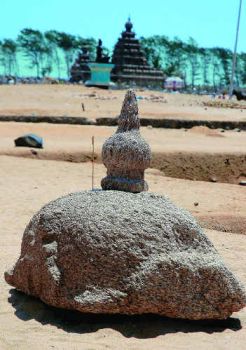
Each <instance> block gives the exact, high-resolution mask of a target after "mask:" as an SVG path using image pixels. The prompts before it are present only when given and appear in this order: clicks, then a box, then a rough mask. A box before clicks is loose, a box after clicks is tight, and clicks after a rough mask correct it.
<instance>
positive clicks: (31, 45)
mask: <svg viewBox="0 0 246 350" xmlns="http://www.w3.org/2000/svg"><path fill="white" fill-rule="evenodd" d="M17 41H18V43H19V45H20V47H21V48H22V49H23V51H24V54H25V56H26V57H27V58H28V59H29V60H30V61H31V64H32V65H33V66H34V67H35V68H36V75H37V77H39V76H40V73H41V69H43V67H42V64H43V62H44V58H45V54H47V53H48V51H49V48H48V46H47V44H46V42H45V40H44V36H43V34H42V33H41V32H40V31H39V30H34V29H30V28H25V29H22V30H21V32H20V34H19V35H18V38H17Z"/></svg>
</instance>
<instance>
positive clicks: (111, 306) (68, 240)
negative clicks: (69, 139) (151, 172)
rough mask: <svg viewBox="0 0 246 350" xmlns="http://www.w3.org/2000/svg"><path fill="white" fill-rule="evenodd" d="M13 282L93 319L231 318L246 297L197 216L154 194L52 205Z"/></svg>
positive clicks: (110, 194) (79, 197) (79, 196)
mask: <svg viewBox="0 0 246 350" xmlns="http://www.w3.org/2000/svg"><path fill="white" fill-rule="evenodd" d="M5 279H6V281H7V282H8V283H9V284H11V285H12V286H15V287H16V288H17V289H19V290H21V291H23V292H25V293H27V294H30V295H33V296H36V297H38V298H40V299H41V300H42V301H44V302H45V303H47V304H49V305H52V306H56V307H61V308H67V309H75V310H79V311H81V312H91V313H122V314H144V313H155V314H160V315H165V316H169V317H177V318H188V319H223V318H227V317H228V316H230V315H231V314H232V313H233V312H234V311H238V310H240V309H241V308H243V307H244V306H245V304H246V295H245V291H244V289H243V287H242V285H241V284H240V282H238V281H237V279H236V278H235V277H234V275H233V274H232V273H231V272H230V271H229V270H228V269H227V268H226V266H225V265H224V263H223V261H222V259H221V258H220V256H219V255H218V253H217V251H216V249H215V248H214V247H213V245H212V243H211V242H210V241H209V239H208V238H207V237H206V235H205V234H204V233H203V231H202V229H201V228H200V227H199V225H198V224H197V222H196V221H195V219H194V218H193V217H192V216H191V215H190V214H189V213H188V212H186V211H185V210H181V209H179V208H177V207H176V206H175V205H174V204H173V203H172V202H171V201H170V200H169V199H168V198H166V197H163V196H160V195H156V194H152V193H145V192H143V193H139V194H133V193H125V192H120V191H101V190H98V191H84V192H77V193H72V194H70V195H67V196H65V197H61V198H59V199H57V200H55V201H53V202H51V203H49V204H47V205H46V206H44V207H43V208H42V209H41V210H40V211H39V212H38V213H37V214H36V215H34V217H33V219H32V220H31V222H30V223H29V225H28V226H27V228H26V230H25V232H24V236H23V242H22V248H21V256H20V258H19V259H18V261H17V263H16V265H15V266H14V268H13V269H12V270H11V271H9V272H6V273H5Z"/></svg>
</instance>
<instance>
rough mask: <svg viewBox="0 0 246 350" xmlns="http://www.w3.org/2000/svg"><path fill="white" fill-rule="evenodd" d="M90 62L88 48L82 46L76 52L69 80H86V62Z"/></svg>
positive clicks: (75, 81) (88, 74)
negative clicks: (77, 52) (76, 55)
mask: <svg viewBox="0 0 246 350" xmlns="http://www.w3.org/2000/svg"><path fill="white" fill-rule="evenodd" d="M89 62H90V56H89V52H88V50H87V49H86V48H85V47H83V48H82V49H81V52H79V54H78V58H77V59H76V61H75V62H74V64H73V65H72V68H71V77H70V81H71V82H74V83H78V82H79V81H86V80H88V79H89V78H90V76H91V73H90V68H89V66H88V63H89Z"/></svg>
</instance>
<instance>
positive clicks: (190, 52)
mask: <svg viewBox="0 0 246 350" xmlns="http://www.w3.org/2000/svg"><path fill="white" fill-rule="evenodd" d="M185 52H186V57H187V60H188V62H189V64H190V73H191V86H192V88H193V87H194V86H195V85H196V79H197V78H198V76H199V74H200V64H199V47H198V44H197V42H196V41H195V40H194V39H193V38H189V40H188V42H187V44H186V45H185Z"/></svg>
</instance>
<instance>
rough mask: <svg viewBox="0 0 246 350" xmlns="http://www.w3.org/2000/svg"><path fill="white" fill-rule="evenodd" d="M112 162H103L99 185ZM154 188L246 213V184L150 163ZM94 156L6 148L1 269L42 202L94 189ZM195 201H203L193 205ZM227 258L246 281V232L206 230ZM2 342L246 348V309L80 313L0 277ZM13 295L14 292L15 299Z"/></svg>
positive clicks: (9, 345)
mask: <svg viewBox="0 0 246 350" xmlns="http://www.w3.org/2000/svg"><path fill="white" fill-rule="evenodd" d="M104 174H105V168H104V167H103V166H102V165H100V164H96V179H95V184H96V186H99V184H100V179H101V177H102V176H103V175H104ZM147 181H148V182H149V184H150V190H151V191H153V192H158V193H162V194H168V195H169V196H170V197H171V199H173V200H174V201H175V202H176V203H177V204H179V205H182V206H183V207H185V208H187V209H189V210H192V211H193V213H194V214H199V215H209V214H211V212H212V213H217V214H222V213H231V212H234V213H235V215H239V216H244V217H245V210H246V209H245V207H246V206H245V204H244V203H245V198H246V196H245V189H244V188H242V187H239V186H236V185H231V184H216V183H206V182H194V181H188V180H179V179H172V178H165V177H163V176H162V174H160V172H159V171H157V170H149V171H147ZM90 186H91V165H90V163H83V164H75V163H68V162H62V161H60V162H57V161H47V160H33V159H24V158H14V157H8V156H0V207H1V211H0V222H1V226H0V242H1V247H2V250H1V254H0V273H1V275H2V276H3V273H4V271H5V270H6V269H8V268H9V267H11V266H12V265H13V263H14V262H15V260H16V259H17V257H18V254H19V252H20V244H21V238H22V234H23V230H24V228H25V225H26V224H27V223H28V221H29V220H30V218H31V216H32V215H33V214H34V213H35V212H36V211H37V210H38V209H40V207H41V206H42V205H44V204H45V203H47V202H48V201H50V200H52V199H55V198H57V197H58V196H61V195H63V194H66V193H68V192H71V191H78V190H83V189H90ZM194 202H199V205H198V206H196V207H195V206H194ZM207 234H208V236H209V238H210V239H211V240H212V241H213V243H214V244H215V246H216V247H217V249H218V250H219V252H220V253H221V254H222V256H223V257H224V260H225V261H226V263H227V264H228V265H229V266H230V268H231V269H232V270H233V272H234V273H236V275H237V276H238V277H239V278H240V279H241V280H242V282H244V283H246V271H245V264H246V245H245V236H244V235H240V234H235V233H234V234H232V233H222V232H218V231H210V230H207ZM0 284H1V297H0V349H1V350H2V349H3V350H5V349H8V350H9V349H19V350H29V349H37V350H39V349H40V350H41V349H59V350H60V349H74V350H75V349H76V350H77V349H86V350H87V349H88V350H89V349H90V350H93V349H95V350H100V349H134V350H136V349H148V350H149V349H151V350H152V349H189V350H192V349H198V348H199V349H201V350H203V349H204V350H205V349H206V350H208V349H216V350H217V349H219V350H227V349H228V350H231V349H237V350H243V349H245V343H246V309H244V310H242V311H241V312H239V313H236V314H234V315H233V317H232V318H230V319H229V320H226V321H220V322H189V321H182V320H171V319H166V318H161V317H154V316H142V317H109V316H103V317H100V316H95V317H91V316H88V315H84V316H82V315H78V314H76V313H70V312H65V311H63V310H57V309H53V308H50V307H48V306H46V305H44V304H43V303H41V302H40V301H39V300H36V299H34V298H31V297H27V296H25V295H24V294H22V293H19V292H16V291H15V290H14V289H12V288H11V287H10V286H9V285H7V284H6V283H5V281H4V280H3V278H1V282H0ZM8 298H9V300H8Z"/></svg>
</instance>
